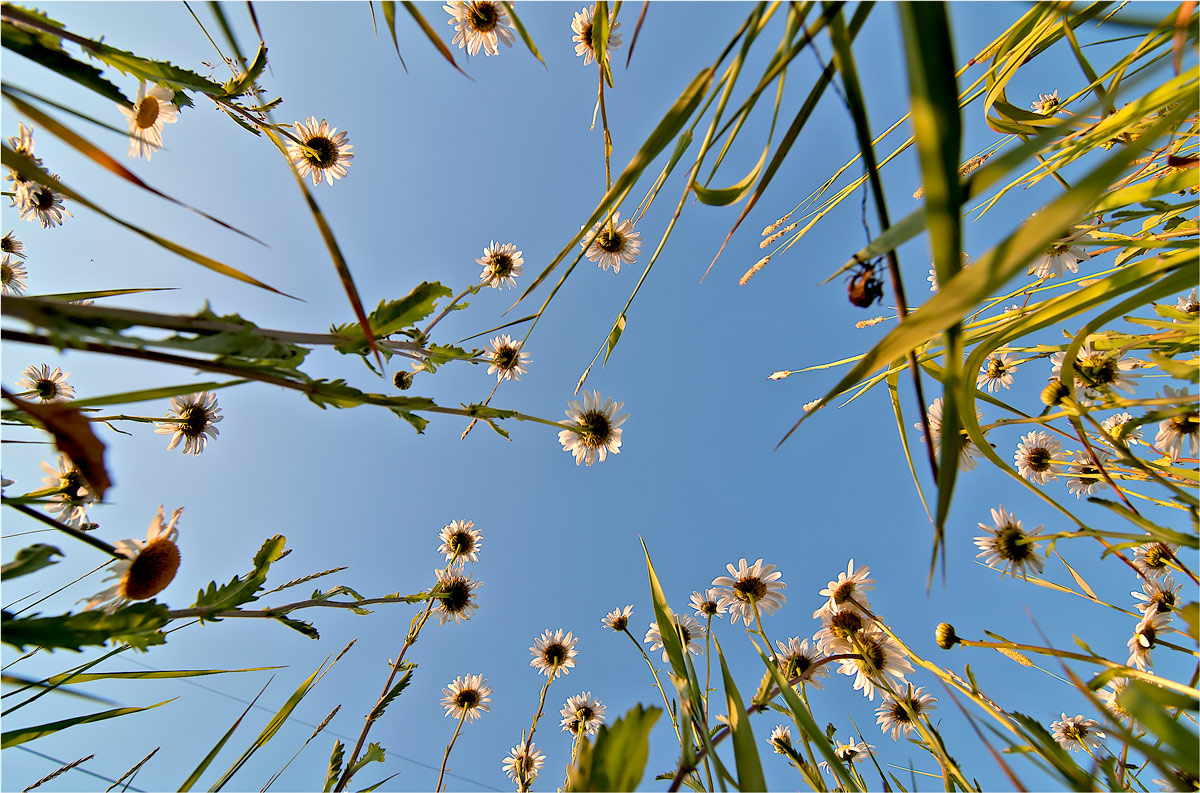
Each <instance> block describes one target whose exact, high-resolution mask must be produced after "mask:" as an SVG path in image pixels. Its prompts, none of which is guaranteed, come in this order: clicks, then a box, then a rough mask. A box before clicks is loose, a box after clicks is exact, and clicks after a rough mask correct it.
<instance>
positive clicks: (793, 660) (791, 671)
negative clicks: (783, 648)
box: [783, 655, 812, 680]
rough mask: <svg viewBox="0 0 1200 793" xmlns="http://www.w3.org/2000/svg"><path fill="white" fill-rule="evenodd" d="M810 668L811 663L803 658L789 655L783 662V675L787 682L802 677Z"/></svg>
mask: <svg viewBox="0 0 1200 793" xmlns="http://www.w3.org/2000/svg"><path fill="white" fill-rule="evenodd" d="M810 666H812V661H811V660H809V659H808V658H806V657H805V656H803V655H789V656H788V657H787V658H785V659H784V662H783V674H784V676H785V677H787V679H788V680H791V679H792V678H796V677H802V676H803V675H804V673H805V672H807V671H808V668H809V667H810Z"/></svg>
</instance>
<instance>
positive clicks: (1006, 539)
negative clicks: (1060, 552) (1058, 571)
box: [975, 505, 1045, 578]
mask: <svg viewBox="0 0 1200 793" xmlns="http://www.w3.org/2000/svg"><path fill="white" fill-rule="evenodd" d="M992 523H993V525H991V526H989V525H988V524H986V523H980V524H978V525H979V528H981V529H983V530H984V531H986V532H988V535H987V536H984V537H976V538H975V546H976V547H977V548H979V551H980V552H979V553H978V554H976V558H982V557H987V558H986V559H984V563H985V564H987V565H988V566H989V567H996V566H999V568H1000V575H1001V576H1003V575H1004V574H1005V573H1011V574H1012V575H1014V576H1020V577H1021V578H1025V577H1026V576H1027V575H1028V574H1029V571H1030V570H1032V571H1033V572H1035V573H1040V572H1042V571H1043V570H1044V569H1045V563H1044V562H1043V561H1042V559H1041V557H1040V556H1038V554H1037V546H1036V545H1034V538H1035V537H1036V536H1037V535H1038V534H1039V533H1041V531H1042V527H1041V526H1038V527H1037V528H1034V529H1029V530H1025V529H1024V528H1023V527H1022V526H1021V521H1019V520H1017V518H1016V516H1015V515H1013V514H1012V513H1011V512H1009V511H1008V510H1006V509H1005V508H1004V506H1003V505H1000V506H999V507H997V508H995V509H993V510H992Z"/></svg>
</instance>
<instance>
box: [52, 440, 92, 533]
mask: <svg viewBox="0 0 1200 793" xmlns="http://www.w3.org/2000/svg"><path fill="white" fill-rule="evenodd" d="M42 470H43V471H45V472H46V473H47V474H49V476H44V477H42V484H44V485H46V487H48V488H54V489H55V490H56V491H57V492H55V493H54V495H52V496H50V503H49V504H47V505H46V511H47V512H49V513H50V514H51V515H53V516H54V517H55V518H56V519H58V520H59V521H62V522H63V523H65V524H67V525H68V526H74V527H76V528H85V527H86V526H87V524H88V515H87V505H88V504H92V503H95V501H96V497H95V496H93V495H92V493H91V491H90V490H88V486H87V480H85V479H84V478H83V474H82V473H81V472H80V470H79V469H78V468H76V467H75V466H74V465H72V464H71V461H70V460H68V459H67V456H66V455H65V454H60V455H58V468H54V467H53V466H51V465H50V463H47V462H44V461H43V462H42ZM56 513H57V514H56Z"/></svg>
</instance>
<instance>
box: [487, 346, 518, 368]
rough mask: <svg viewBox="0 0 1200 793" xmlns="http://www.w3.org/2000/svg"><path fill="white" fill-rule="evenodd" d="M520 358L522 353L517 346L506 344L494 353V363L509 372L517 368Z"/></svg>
mask: <svg viewBox="0 0 1200 793" xmlns="http://www.w3.org/2000/svg"><path fill="white" fill-rule="evenodd" d="M519 360H520V353H519V351H518V350H517V348H516V347H510V346H508V345H505V346H503V347H501V348H500V349H498V350H496V351H495V352H494V353H492V363H494V364H495V365H496V366H497V368H499V369H500V370H501V371H502V372H507V371H509V370H511V369H514V368H516V366H517V362H518V361H519Z"/></svg>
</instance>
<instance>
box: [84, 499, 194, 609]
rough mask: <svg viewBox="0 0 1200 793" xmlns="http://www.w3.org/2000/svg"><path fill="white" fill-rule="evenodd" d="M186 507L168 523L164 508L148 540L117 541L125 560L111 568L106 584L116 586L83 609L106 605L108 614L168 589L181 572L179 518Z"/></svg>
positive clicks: (147, 534)
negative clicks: (109, 583)
mask: <svg viewBox="0 0 1200 793" xmlns="http://www.w3.org/2000/svg"><path fill="white" fill-rule="evenodd" d="M182 514H183V507H180V508H179V509H177V510H175V511H174V512H172V513H171V520H170V521H169V522H167V521H164V520H163V508H162V506H161V505H159V507H158V514H157V515H155V516H154V518H153V519H152V520H151V521H150V528H149V529H147V530H146V539H145V540H144V541H143V540H118V541H117V544H116V547H117V550H118V551H119V552H121V553H122V554H124V555H125V557H126V559H122V560H120V561H118V562H114V563H113V564H111V565H109V568H108V573H109V574H108V576H107V577H106V579H105V580H112V579H114V578H115V579H118V580H117V583H115V584H113V585H112V586H110V587H109V588H108V589H106V590H104V591H103V592H98V593H97V594H95V595H93V596H92V597H91V598H89V599H88V601H87V605H86V606H84V609H93V608H96V607H98V606H101V605H103V606H104V608H105V610H106V611H116V610H117V609H119V608H121V607H122V606H125V605H127V604H129V603H131V602H133V601H135V600H148V599H150V598H152V597H154V596H155V595H157V594H158V593H159V592H162V591H163V590H164V589H166V588H167V585H168V584H170V583H171V581H172V580H174V578H175V573H176V572H177V571H178V570H179V546H178V545H177V543H178V541H179V516H180V515H182Z"/></svg>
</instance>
